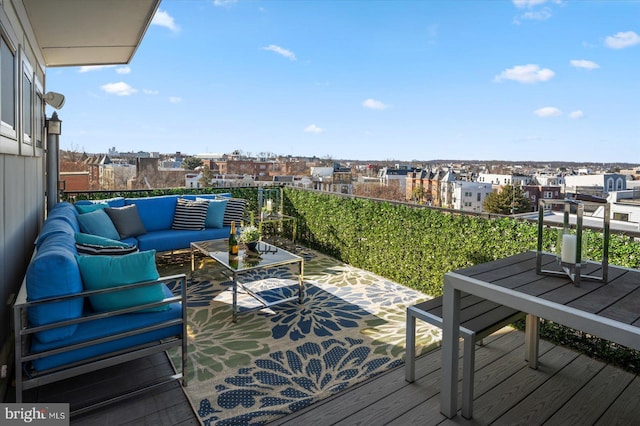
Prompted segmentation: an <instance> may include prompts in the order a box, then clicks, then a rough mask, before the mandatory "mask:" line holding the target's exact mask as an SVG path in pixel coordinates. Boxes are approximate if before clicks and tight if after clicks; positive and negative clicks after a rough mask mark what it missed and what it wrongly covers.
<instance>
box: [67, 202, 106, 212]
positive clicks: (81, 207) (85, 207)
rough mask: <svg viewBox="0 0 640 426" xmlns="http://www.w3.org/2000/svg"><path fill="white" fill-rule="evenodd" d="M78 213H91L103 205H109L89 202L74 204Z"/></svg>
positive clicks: (102, 207)
mask: <svg viewBox="0 0 640 426" xmlns="http://www.w3.org/2000/svg"><path fill="white" fill-rule="evenodd" d="M74 206H75V207H76V210H78V213H79V214H84V213H91V212H94V211H96V210H102V209H104V208H105V207H109V205H108V204H106V203H91V204H74Z"/></svg>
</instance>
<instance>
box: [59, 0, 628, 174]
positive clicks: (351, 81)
mask: <svg viewBox="0 0 640 426" xmlns="http://www.w3.org/2000/svg"><path fill="white" fill-rule="evenodd" d="M638 33H640V2H636V1H613V2H611V1H609V2H604V1H584V2H576V1H556V0H546V1H545V0H513V1H507V0H505V1H476V2H466V1H447V2H445V1H433V2H431V1H430V2H416V1H393V2H392V1H379V2H321V1H305V2H282V1H269V2H258V1H241V0H240V1H223V0H215V1H167V0H165V1H163V2H162V3H161V4H160V7H159V10H158V12H157V13H156V16H155V18H154V21H153V23H152V25H151V26H150V27H149V28H148V30H147V32H146V35H145V37H144V39H143V41H142V44H141V46H140V48H139V49H138V51H137V52H136V55H135V56H134V58H133V60H132V62H131V64H129V65H119V66H110V67H71V68H51V69H49V70H48V80H47V90H52V91H57V92H61V93H64V94H65V96H66V98H67V102H66V105H65V106H64V108H63V109H62V110H61V111H59V112H58V114H59V115H60V118H61V119H62V120H63V122H64V123H63V135H62V137H61V148H62V149H70V148H74V147H75V148H77V149H82V150H85V151H88V152H107V150H108V149H109V148H111V147H115V148H116V149H117V150H118V151H121V152H129V151H159V152H174V151H182V152H189V153H192V154H197V153H203V152H218V153H224V152H231V151H233V150H235V149H239V150H242V151H244V152H251V153H254V154H256V153H259V152H273V153H275V154H281V155H293V156H317V157H331V158H344V159H353V160H373V159H378V160H392V159H393V160H398V161H411V160H421V161H430V160H433V159H437V158H469V159H476V160H478V161H483V160H505V161H525V160H529V161H571V162H610V163H613V162H626V163H640V150H638V149H637V144H638V141H639V140H640V124H638V120H637V117H638V113H639V112H640V89H639V88H638V85H637V83H636V82H635V73H634V72H633V71H634V70H636V69H638V65H640V55H638V52H639V49H640V35H638ZM50 113H51V111H49V110H48V115H50Z"/></svg>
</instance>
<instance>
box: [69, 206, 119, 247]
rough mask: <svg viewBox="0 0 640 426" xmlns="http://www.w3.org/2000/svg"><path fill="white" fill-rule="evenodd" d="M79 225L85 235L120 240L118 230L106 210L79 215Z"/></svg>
mask: <svg viewBox="0 0 640 426" xmlns="http://www.w3.org/2000/svg"><path fill="white" fill-rule="evenodd" d="M78 223H79V224H80V230H81V231H82V232H84V233H85V234H93V235H99V236H101V237H105V238H111V239H112V240H117V239H119V238H120V234H118V230H117V229H116V227H115V226H114V225H113V222H112V221H111V219H110V218H109V215H107V213H106V212H105V211H104V210H95V211H92V212H89V213H84V214H81V215H78Z"/></svg>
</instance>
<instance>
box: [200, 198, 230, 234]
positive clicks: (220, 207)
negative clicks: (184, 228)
mask: <svg viewBox="0 0 640 426" xmlns="http://www.w3.org/2000/svg"><path fill="white" fill-rule="evenodd" d="M196 200H197V201H200V200H205V198H200V197H198V198H196ZM207 201H208V202H209V208H208V209H207V219H206V220H205V222H204V224H205V227H207V228H222V221H223V219H224V210H225V209H226V208H227V202H228V201H229V200H221V199H219V200H207Z"/></svg>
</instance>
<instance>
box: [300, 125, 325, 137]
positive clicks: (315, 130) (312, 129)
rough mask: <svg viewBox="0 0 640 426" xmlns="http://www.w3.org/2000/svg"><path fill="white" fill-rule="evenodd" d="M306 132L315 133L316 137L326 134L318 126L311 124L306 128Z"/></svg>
mask: <svg viewBox="0 0 640 426" xmlns="http://www.w3.org/2000/svg"><path fill="white" fill-rule="evenodd" d="M304 131H305V132H307V133H315V134H316V135H319V134H320V133H324V129H322V128H320V127H318V126H316V125H315V124H310V125H308V126H307V127H305V128H304Z"/></svg>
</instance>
